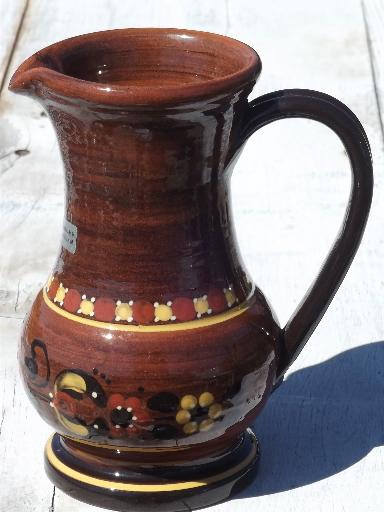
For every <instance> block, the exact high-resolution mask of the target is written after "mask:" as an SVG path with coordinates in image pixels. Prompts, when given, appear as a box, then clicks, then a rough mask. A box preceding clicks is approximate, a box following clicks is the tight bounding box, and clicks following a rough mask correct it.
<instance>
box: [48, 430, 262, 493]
mask: <svg viewBox="0 0 384 512" xmlns="http://www.w3.org/2000/svg"><path fill="white" fill-rule="evenodd" d="M52 439H53V436H51V437H50V439H49V440H48V442H47V444H46V446H45V455H46V457H47V459H48V461H49V463H50V464H51V465H52V466H53V467H54V468H55V469H56V470H57V471H58V472H59V473H62V474H64V475H66V476H68V477H69V478H72V479H73V480H78V481H79V482H82V483H85V484H88V485H93V486H95V487H101V488H103V489H110V490H117V491H127V492H169V491H183V490H186V489H194V488H197V487H204V486H206V485H208V484H211V483H215V482H219V481H220V480H224V479H225V478H228V477H230V476H232V475H235V474H236V473H238V472H240V471H241V470H242V469H245V468H246V467H247V466H248V465H249V464H251V462H252V461H253V459H254V458H255V456H256V453H257V450H256V444H255V443H253V444H252V449H251V451H250V453H249V454H248V455H247V457H246V458H245V459H244V460H242V461H241V462H240V463H239V464H238V465H237V466H234V467H233V468H230V469H228V470H227V471H223V472H222V473H219V474H217V475H214V476H212V477H209V478H205V479H204V480H200V481H191V482H172V483H170V484H132V483H126V482H114V481H110V480H103V479H101V478H96V477H93V476H89V475H86V474H84V473H80V472H79V471H76V470H75V469H72V468H70V467H69V466H67V465H66V464H64V463H63V462H61V460H59V459H58V458H57V457H56V455H55V454H54V453H53V450H52Z"/></svg>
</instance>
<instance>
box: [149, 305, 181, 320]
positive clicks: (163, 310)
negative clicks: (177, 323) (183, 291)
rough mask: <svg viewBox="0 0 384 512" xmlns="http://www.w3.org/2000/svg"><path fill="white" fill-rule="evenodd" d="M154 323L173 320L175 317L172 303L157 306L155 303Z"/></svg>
mask: <svg viewBox="0 0 384 512" xmlns="http://www.w3.org/2000/svg"><path fill="white" fill-rule="evenodd" d="M154 306H155V322H159V321H161V322H168V321H169V320H175V319H176V317H175V316H174V315H173V311H172V307H171V306H172V302H167V304H159V303H158V302H155V304H154Z"/></svg>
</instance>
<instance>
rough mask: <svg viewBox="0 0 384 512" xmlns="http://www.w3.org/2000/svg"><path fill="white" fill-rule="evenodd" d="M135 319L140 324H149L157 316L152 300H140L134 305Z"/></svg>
mask: <svg viewBox="0 0 384 512" xmlns="http://www.w3.org/2000/svg"><path fill="white" fill-rule="evenodd" d="M132 314H133V319H134V321H135V322H137V323H138V324H149V323H151V322H153V320H154V318H155V308H154V306H153V304H151V303H150V302H145V301H143V300H138V301H137V302H134V303H133V306H132Z"/></svg>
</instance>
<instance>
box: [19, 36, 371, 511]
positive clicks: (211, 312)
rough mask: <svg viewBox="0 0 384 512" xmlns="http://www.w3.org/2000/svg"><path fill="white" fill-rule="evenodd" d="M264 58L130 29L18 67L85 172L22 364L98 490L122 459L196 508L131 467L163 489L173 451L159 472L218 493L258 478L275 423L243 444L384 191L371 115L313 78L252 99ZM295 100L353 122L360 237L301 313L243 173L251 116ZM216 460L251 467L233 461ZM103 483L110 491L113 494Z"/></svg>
mask: <svg viewBox="0 0 384 512" xmlns="http://www.w3.org/2000/svg"><path fill="white" fill-rule="evenodd" d="M260 69H261V64H260V59H259V57H258V56H257V54H256V53H255V52H254V50H252V49H251V48H250V47H248V46H247V45H245V44H243V43H240V42H238V41H235V40H232V39H230V38H227V37H223V36H218V35H215V34H206V33H202V32H194V31H185V30H174V29H129V30H117V31H108V32H102V33H95V34H89V35H86V36H80V37H77V38H72V39H69V40H66V41H62V42H60V43H57V44H55V45H52V46H50V47H48V48H46V49H44V50H42V51H40V52H38V53H37V54H35V55H34V56H32V57H31V58H30V59H28V60H27V61H25V62H24V63H23V64H22V65H21V66H20V68H19V69H18V70H17V72H16V73H15V75H14V76H13V78H12V81H11V84H10V88H11V90H14V91H15V92H21V93H25V94H31V95H34V96H35V97H36V98H37V99H38V100H39V101H40V102H41V103H42V105H43V106H44V108H45V109H46V111H47V113H48V115H49V116H50V118H51V120H52V122H53V125H54V127H55V129H56V133H57V136H58V139H59V144H60V149H61V153H62V157H63V162H64V167H65V172H66V209H65V222H64V235H63V245H62V248H61V251H60V254H59V257H58V260H57V263H56V265H55V268H54V269H53V272H52V275H51V277H50V278H49V279H48V282H47V285H46V287H45V288H44V290H42V291H41V292H40V293H39V295H38V297H37V299H36V301H35V303H34V305H33V307H32V310H31V312H30V314H29V316H28V318H27V320H26V322H25V327H24V332H23V337H22V343H21V348H20V364H21V368H22V373H23V377H24V380H25V383H26V388H27V390H28V393H29V394H30V397H31V399H32V400H33V402H34V404H35V406H36V408H37V409H38V411H39V413H40V414H41V415H42V416H43V417H44V418H45V419H46V421H48V422H49V423H50V424H52V425H53V426H54V428H55V429H56V430H57V432H59V433H60V434H61V435H62V436H69V437H68V438H67V440H66V439H65V438H61V440H60V437H57V436H56V437H55V438H54V440H53V441H52V442H50V443H49V445H48V446H47V468H48V472H49V474H50V475H51V477H52V478H53V479H54V481H55V482H56V483H58V484H59V485H60V486H61V487H63V488H64V489H66V488H67V487H68V486H69V487H68V488H71V489H73V487H76V486H77V488H78V493H77V496H78V497H80V498H81V497H83V499H86V500H87V501H89V502H92V503H99V504H104V505H106V506H107V505H108V506H112V504H111V502H110V497H109V495H108V496H107V494H108V492H110V490H109V491H108V492H107V491H106V490H104V491H100V489H99V488H98V485H99V484H100V481H103V479H104V481H109V480H108V479H109V478H110V477H111V475H112V473H113V474H115V473H116V474H118V475H119V476H118V478H117V479H116V478H115V480H114V484H113V485H112V484H111V487H114V485H115V484H116V482H120V483H121V481H123V482H125V483H124V485H123V487H122V489H121V492H122V494H121V495H120V494H119V498H118V501H119V502H120V501H121V502H122V503H125V502H129V501H130V500H131V499H132V496H133V495H134V496H135V498H134V499H135V500H136V501H137V500H139V501H140V503H141V505H142V506H144V505H143V504H145V506H150V505H154V506H156V505H157V504H158V503H160V501H161V502H162V503H163V502H164V503H165V502H167V503H168V504H169V503H171V502H173V501H174V500H176V501H177V503H178V504H177V505H175V507H176V508H175V510H182V508H177V507H179V505H180V502H179V500H180V494H177V493H178V492H179V491H181V489H177V490H175V489H173V488H172V489H171V487H169V489H170V490H169V492H168V493H162V494H161V496H162V498H161V500H160V499H159V500H157V499H156V498H155V497H154V495H153V489H152V488H148V489H147V498H146V499H145V498H144V497H143V496H144V494H145V492H143V491H136V490H132V489H131V490H130V487H129V485H131V484H129V482H131V481H132V479H133V480H135V479H136V480H135V481H137V482H141V484H142V485H144V488H145V489H146V487H145V485H147V483H148V468H155V469H156V468H160V469H158V472H157V473H156V474H155V476H154V479H155V481H156V482H157V484H156V485H158V484H159V485H160V482H162V483H163V484H164V485H168V484H169V482H174V479H175V474H173V473H172V474H171V473H166V472H165V473H163V476H162V477H160V476H159V475H160V474H161V467H163V469H164V467H166V466H167V464H169V465H176V466H177V467H178V474H179V477H180V478H181V479H182V480H183V481H187V480H188V479H190V480H196V479H198V478H200V479H203V480H204V478H205V477H206V476H207V475H210V477H209V479H210V481H212V482H215V484H213V483H212V486H213V487H212V493H211V497H210V498H208V495H209V494H210V492H211V491H209V492H208V489H205V491H204V492H205V496H206V501H205V502H204V500H203V501H200V502H199V503H200V505H199V506H203V505H204V504H208V503H212V502H215V501H218V500H219V499H224V498H225V497H227V496H228V495H229V494H230V493H231V492H232V490H233V488H234V486H237V485H238V484H239V483H240V481H245V477H246V476H247V478H248V477H249V474H250V471H251V468H253V467H254V465H255V461H256V460H257V457H258V451H257V450H256V449H255V442H253V441H249V440H248V441H246V442H245V441H244V443H245V444H244V446H245V448H242V449H241V450H240V451H239V450H238V448H236V449H235V448H233V447H234V446H238V443H239V442H240V440H241V439H243V440H244V437H242V436H243V432H244V431H245V430H246V428H247V427H248V426H249V425H250V424H251V423H252V421H253V420H254V419H255V417H256V416H257V415H258V413H259V412H260V410H261V408H262V407H263V405H264V404H265V402H266V399H267V398H268V396H269V394H270V392H271V390H272V389H273V386H274V385H275V384H276V380H277V378H280V377H281V375H282V373H283V371H284V370H285V369H286V368H287V366H288V365H289V363H290V361H292V360H293V359H294V357H296V355H297V353H298V351H299V350H300V349H301V347H302V345H303V344H304V343H305V341H306V340H307V339H308V337H309V335H310V333H311V332H312V330H313V329H314V328H315V326H316V325H317V323H318V321H319V320H320V318H321V316H322V314H323V313H324V311H325V309H326V307H327V305H328V304H329V302H330V300H331V298H332V296H333V294H334V293H335V291H336V290H337V287H338V286H339V284H340V282H341V280H342V278H343V276H344V274H345V272H346V270H347V268H348V266H349V264H350V262H351V260H352V258H353V255H354V253H355V251H356V249H357V247H358V244H359V241H360V238H361V235H362V232H363V229H364V226H365V222H366V218H367V214H368V211H369V205H370V198H371V191H372V169H371V161H370V153H369V146H368V142H367V140H366V136H365V133H364V131H363V129H362V127H361V125H360V124H359V122H358V121H357V119H356V118H355V117H354V116H353V114H352V113H351V112H350V111H349V110H348V109H347V108H346V107H345V106H344V105H342V104H341V103H340V102H338V101H337V100H335V99H333V98H330V97H329V96H326V95H322V94H320V93H316V92H313V91H300V90H294V91H280V92H277V93H272V95H269V96H268V95H267V96H265V97H263V98H260V99H258V100H256V101H255V102H253V103H251V104H249V103H248V100H247V97H248V94H249V93H250V91H251V89H252V87H253V85H254V83H255V80H256V79H257V76H258V74H259V72H260ZM295 116H303V117H311V118H313V119H318V120H320V121H322V122H324V123H325V124H327V125H329V126H330V127H331V128H332V129H334V130H335V131H336V132H337V133H338V134H339V135H340V137H341V138H342V140H343V142H344V144H345V147H346V149H347V152H348V154H349V156H350V158H351V163H352V171H353V177H354V182H353V191H352V199H351V205H350V207H349V209H348V212H347V216H346V220H345V224H344V228H343V231H342V233H341V235H340V238H339V239H338V241H337V242H336V244H335V246H334V247H333V249H332V251H331V253H330V256H329V258H328V260H327V262H326V264H325V267H324V269H323V270H322V272H321V274H320V276H319V278H318V279H317V280H316V282H315V283H314V285H313V287H312V288H311V290H310V292H309V294H308V297H307V298H306V299H305V300H304V302H303V304H302V305H301V306H300V308H299V310H298V312H297V314H296V315H295V316H294V317H293V319H292V321H291V322H290V323H289V324H288V326H287V329H286V330H285V331H282V330H281V329H280V327H279V326H278V324H277V323H276V320H275V317H274V315H273V313H272V311H271V308H270V307H269V305H268V303H267V301H266V299H265V297H264V296H263V294H262V292H261V291H260V290H259V289H258V288H257V287H256V285H255V284H254V283H253V282H252V280H251V279H250V277H249V276H248V275H247V273H246V271H245V269H244V267H243V265H242V262H241V258H240V256H239V254H238V249H237V245H236V241H235V234H234V230H233V222H232V216H231V207H230V188H229V180H230V176H231V172H232V169H233V165H234V162H235V161H236V159H237V157H238V155H239V152H240V150H241V147H242V145H243V144H244V142H245V140H246V139H247V138H248V137H249V135H250V134H251V133H253V132H254V131H255V130H257V129H258V128H260V127H261V126H263V125H265V124H267V123H268V122H270V121H273V120H275V119H279V118H282V117H295ZM255 236H256V234H255ZM247 439H248V438H247ZM242 446H243V445H242ZM231 447H232V448H231ZM233 450H234V451H233ZM122 452H124V457H123V456H122V455H121V453H122ZM138 453H139V454H140V457H139V458H138V455H137V454H138ZM233 453H234V454H236V456H235V455H233V456H232V455H231V454H233ZM240 453H241V454H242V455H241V456H242V457H243V463H241V464H240V465H239V466H237V465H236V464H235V462H233V461H234V459H233V457H235V458H239V457H240V455H239V454H240ZM240 458H241V457H240ZM60 461H61V462H60ZM63 461H64V462H63ZM65 461H67V462H65ZM96 461H98V464H97V465H96V466H95V464H96ZM215 461H216V462H215ZM231 461H232V462H231ZM244 461H246V462H244ZM139 462H140V464H141V466H140V464H139V466H140V467H138V466H137V464H138V463H139ZM67 463H68V464H67ZM66 464H67V466H66ZM121 464H122V466H121ZM215 464H217V465H218V466H219V465H221V467H222V468H224V467H226V468H230V467H231V465H232V466H233V467H234V468H235V469H234V470H233V471H232V472H231V471H230V470H229V469H228V471H229V473H228V472H227V473H225V475H224V476H223V477H222V479H221V480H220V478H221V477H220V478H219V477H217V478H216V477H215V478H214V477H213V476H212V475H213V473H215V471H216V469H215V468H216V465H215ZM123 467H124V468H126V471H125V470H124V471H125V472H124V471H123V470H122V468H123ZM68 468H69V469H68ZM116 468H117V469H116ZM132 471H133V472H132ZM159 471H160V473H159ZM134 475H136V476H134ZM212 478H213V480H212ZM98 479H99V480H98ZM209 479H208V480H209ZM65 481H67V482H69V483H67V484H65ZM92 482H93V483H92ZM97 482H99V483H97ZM207 485H208V484H207ZM92 486H93V487H92ZM124 486H125V487H124ZM101 487H102V486H101ZM92 488H98V491H97V492H96V495H94V494H92V493H93V491H92ZM133 488H134V489H136V488H135V487H134V486H133ZM217 488H221V491H220V492H218V491H217ZM104 489H105V488H104ZM151 489H152V490H151ZM167 489H168V487H167ZM163 490H165V488H164V489H163ZM182 490H183V492H186V493H187V495H188V500H190V501H188V500H187V501H186V503H188V506H189V507H191V506H192V507H195V506H197V505H195V504H194V501H193V500H194V499H195V498H193V496H195V497H196V496H197V495H198V494H199V492H200V491H201V492H203V491H202V490H201V489H200V491H199V489H197V488H196V489H194V490H191V489H189V488H188V486H187V487H185V488H183V489H182ZM103 492H104V495H105V496H104V498H105V500H106V501H105V502H102V501H100V500H99V501H98V498H97V496H99V495H101V494H103ZM174 493H176V495H177V496H176V495H175V494H174ZM95 496H96V497H95ZM137 496H139V497H137ZM167 496H168V497H167ZM196 503H197V501H196ZM124 506H125V505H124ZM124 506H123V505H122V507H123V508H124ZM168 506H170V505H168ZM185 506H186V505H185ZM113 507H117V509H123V508H119V507H120V505H118V504H116V503H114V504H113ZM169 510H171V509H170V508H169ZM172 510H173V509H172Z"/></svg>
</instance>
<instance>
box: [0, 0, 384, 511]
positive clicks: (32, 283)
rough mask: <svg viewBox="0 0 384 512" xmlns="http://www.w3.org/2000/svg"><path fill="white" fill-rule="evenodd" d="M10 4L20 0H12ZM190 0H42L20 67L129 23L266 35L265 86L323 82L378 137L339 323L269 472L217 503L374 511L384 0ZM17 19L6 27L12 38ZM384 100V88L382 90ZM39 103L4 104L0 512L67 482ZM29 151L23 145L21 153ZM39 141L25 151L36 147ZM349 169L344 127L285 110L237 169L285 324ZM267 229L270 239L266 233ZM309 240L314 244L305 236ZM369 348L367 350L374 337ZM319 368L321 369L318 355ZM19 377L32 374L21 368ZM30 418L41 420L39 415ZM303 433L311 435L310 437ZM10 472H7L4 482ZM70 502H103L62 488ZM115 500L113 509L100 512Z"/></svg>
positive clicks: (20, 52)
mask: <svg viewBox="0 0 384 512" xmlns="http://www.w3.org/2000/svg"><path fill="white" fill-rule="evenodd" d="M5 3H6V5H7V7H8V5H9V3H8V2H5V1H3V2H1V4H2V5H3V4H5ZM365 7H366V20H367V25H368V28H369V34H370V38H371V42H372V48H371V51H372V55H373V57H370V51H369V47H368V44H367V33H366V25H365V24H364V17H363V12H362V8H361V4H360V2H359V1H358V0H339V1H337V2H334V1H331V0H324V1H323V2H322V3H321V5H320V4H318V3H314V2H305V1H303V0H293V1H292V2H290V3H289V7H288V6H287V3H286V2H285V1H284V0H276V1H275V2H273V3H272V2H268V3H266V2H264V1H261V0H258V1H253V2H251V1H250V0H237V2H234V1H232V0H228V1H227V2H214V1H213V0H212V1H210V2H206V1H205V2H202V1H200V0H199V1H195V2H193V3H191V2H189V1H186V0H183V1H176V0H173V1H171V0H169V1H168V0H167V1H148V2H145V3H142V4H138V3H137V2H133V1H126V2H118V1H110V2H107V1H92V2H91V1H82V2H81V5H80V3H79V2H75V1H67V2H65V3H64V2H50V1H47V0H45V1H41V0H40V1H36V0H30V5H29V8H28V11H27V14H26V17H25V19H24V23H23V27H22V30H21V33H20V37H19V40H18V44H17V46H16V49H15V52H14V55H13V58H12V62H11V66H10V72H11V71H13V70H14V69H15V67H16V66H17V65H18V64H19V63H20V62H21V61H22V60H23V59H24V58H25V57H27V56H28V55H30V54H31V53H32V52H33V51H36V50H38V49H39V48H41V47H43V46H45V45H46V44H49V43H50V42H53V41H55V40H59V39H62V38H63V37H67V36H70V35H73V34H77V33H84V32H87V31H92V30H99V29H102V28H103V29H104V28H114V27H121V26H128V25H130V26H161V25H163V26H164V25H165V26H172V25H173V26H184V27H188V28H197V29H203V30H211V31H216V32H221V33H225V32H227V33H228V35H230V36H233V37H237V38H239V39H241V40H243V41H245V42H247V43H248V44H250V45H251V46H253V47H255V48H256V49H257V50H258V52H259V53H260V55H261V58H262V61H263V63H264V70H263V73H262V77H261V79H260V81H259V84H258V86H257V87H256V89H255V95H259V94H262V93H265V92H269V91H271V90H273V89H280V88H285V87H308V88H316V89H319V90H322V91H326V92H328V93H330V94H332V95H334V96H336V97H339V99H341V100H342V101H344V102H345V103H346V104H347V105H348V106H350V107H351V108H352V110H354V111H355V113H356V114H357V115H358V116H359V117H360V119H361V121H362V122H363V124H364V127H365V128H366V130H367V132H368V136H369V138H370V141H371V145H372V150H373V157H374V164H375V169H376V175H375V180H376V186H375V196H374V202H373V207H372V211H371V217H370V221H369V222H368V227H367V231H366V234H365V236H364V240H363V243H362V246H361V249H360V251H359V253H358V255H357V257H356V259H355V261H354V263H353V265H352V268H351V270H350V271H349V273H348V275H347V277H346V279H345V281H344V283H343V285H342V287H341V289H340V291H339V292H338V294H337V296H336V298H335V300H334V301H333V303H332V305H331V307H330V308H329V310H328V312H327V314H326V316H325V318H324V320H323V321H322V323H321V324H320V326H319V327H318V329H317V330H316V332H315V334H314V335H313V337H312V338H311V341H310V342H309V344H308V347H307V348H306V349H305V351H304V352H303V353H302V355H301V356H300V358H299V359H298V361H297V362H296V363H295V365H294V367H293V368H292V369H291V371H290V375H289V377H288V379H287V382H286V383H285V384H284V385H283V386H282V387H281V388H280V390H279V391H277V392H276V394H275V396H274V397H273V398H272V399H271V402H270V403H269V404H268V405H267V408H266V410H265V413H264V414H263V415H262V416H261V417H260V420H259V421H258V423H257V425H256V431H257V433H258V435H259V438H260V441H261V445H262V460H261V466H260V473H259V476H258V479H257V480H256V482H255V484H254V486H253V487H252V488H251V489H250V490H249V491H247V493H245V494H244V495H243V496H242V498H241V499H240V498H239V499H236V500H234V501H232V502H230V503H226V504H223V505H220V506H217V507H214V508H212V509H211V510H212V511H213V512H215V511H217V512H224V511H228V512H229V511H234V510H235V511H236V510H238V511H240V510H241V509H243V508H244V507H248V508H250V510H261V509H263V510H264V511H266V512H269V511H275V510H276V509H278V508H279V509H280V510H282V511H284V512H290V511H295V512H297V511H306V510H308V509H309V508H314V507H315V508H316V510H317V511H319V512H329V511H330V510H332V511H335V512H342V511H344V510H348V511H349V512H350V511H359V512H360V511H361V510H364V511H368V512H370V511H372V512H376V511H377V510H379V509H380V506H381V504H382V479H383V476H384V467H383V466H384V463H383V453H384V452H383V448H382V446H381V445H382V443H383V436H382V425H383V423H384V414H383V412H382V410H383V408H382V404H381V402H380V397H381V396H382V373H380V372H382V367H383V364H382V363H383V362H384V361H383V357H382V345H381V344H374V343H373V342H377V341H380V340H383V339H384V337H383V334H384V333H383V331H384V329H383V325H384V318H383V308H382V306H381V297H382V295H383V289H384V284H383V279H382V274H383V256H384V254H383V253H384V234H383V229H382V225H383V222H382V219H383V204H384V192H383V173H382V172H381V169H382V168H383V164H384V154H383V140H382V136H381V129H380V119H379V112H378V109H377V101H376V97H375V87H374V81H373V76H372V69H371V65H370V62H371V60H370V59H371V58H373V62H374V64H375V67H374V69H375V72H376V77H377V90H378V92H379V99H380V98H381V97H382V92H381V91H382V90H383V87H382V86H381V85H380V83H381V78H380V77H381V76H384V71H383V68H382V66H383V64H382V62H383V60H382V59H381V57H380V55H381V53H382V52H383V49H382V48H383V46H382V28H381V25H380V17H381V16H382V14H381V13H383V12H384V5H383V2H382V1H378V0H377V1H372V2H368V1H366V2H365ZM3 34H4V32H3V31H0V38H1V42H2V44H3V37H4V36H3ZM380 101H382V100H381V99H380ZM40 111H41V110H40V109H39V106H38V105H37V104H36V103H33V102H31V101H29V100H27V99H25V98H17V97H15V96H12V97H11V96H10V94H8V93H7V92H6V91H4V94H3V96H2V100H1V103H0V112H1V123H0V151H1V152H2V153H3V152H5V153H10V156H9V157H7V158H3V159H1V160H0V212H1V213H0V215H1V220H2V222H1V226H0V235H1V240H2V244H1V249H2V250H1V254H0V274H1V277H0V288H1V290H0V301H1V305H0V315H2V316H10V317H12V318H2V319H1V323H0V326H1V341H2V346H3V351H4V352H3V353H2V354H4V356H2V358H1V362H0V376H1V377H0V390H1V395H0V412H1V415H2V416H1V422H2V426H1V434H0V453H1V466H0V467H1V472H2V473H1V478H2V485H1V487H0V510H1V511H2V512H3V511H4V512H5V511H23V512H24V511H28V512H35V511H39V512H41V511H42V510H44V511H47V510H49V507H51V506H52V496H53V491H52V486H50V484H49V482H48V480H47V479H46V478H45V476H44V472H43V467H42V448H43V444H44V441H45V439H46V437H47V436H48V433H49V428H48V427H46V426H45V425H44V422H42V421H41V420H40V418H39V417H38V416H37V415H36V413H35V412H34V411H33V410H32V407H31V406H30V405H29V404H28V401H27V399H26V397H25V396H24V392H23V390H22V389H21V386H20V385H19V384H17V385H16V388H15V395H14V396H15V399H14V403H13V383H14V382H15V379H16V380H17V379H18V373H17V370H16V344H17V342H18V336H19V331H20V318H21V317H22V316H23V315H24V314H25V312H26V310H27V309H28V308H29V306H30V303H31V301H32V300H33V298H34V295H35V293H36V292H37V290H38V289H39V288H40V286H41V285H42V283H43V282H44V281H45V279H46V277H47V275H48V272H49V269H50V267H51V265H52V263H53V261H54V258H55V255H56V250H57V247H58V242H59V239H60V231H61V222H62V211H63V196H62V190H63V181H62V172H61V163H60V159H59V156H58V150H57V146H56V142H55V137H54V134H53V132H52V128H51V126H50V125H49V122H48V120H47V119H46V118H45V117H41V115H40ZM26 148H27V149H28V151H29V153H28V154H25V153H24V156H19V155H18V154H14V153H13V152H14V151H15V150H18V149H26ZM22 154H23V153H22ZM348 175H349V170H348V163H347V159H346V156H345V154H344V152H343V150H342V147H341V144H340V143H339V141H338V140H337V138H336V137H335V136H334V135H333V134H332V133H330V132H329V131H328V130H327V129H326V128H325V127H322V126H318V125H316V124H315V123H312V122H310V121H304V120H300V121H296V120H295V121H285V122H284V123H283V122H281V123H279V124H276V123H275V124H274V125H271V126H269V127H267V128H265V129H264V130H263V131H260V132H259V133H258V134H257V135H255V136H254V137H253V138H252V139H251V140H250V141H249V142H248V144H247V147H246V148H245V150H244V152H243V155H242V157H241V159H240V161H239V163H238V165H237V169H236V171H235V175H234V178H233V181H232V186H233V202H234V209H235V218H236V222H237V232H238V239H239V243H240V246H241V248H242V251H243V256H244V259H245V261H246V264H247V266H248V269H249V271H250V272H251V274H252V275H253V277H254V279H255V281H256V282H257V284H258V285H259V286H260V287H261V289H262V290H263V291H264V292H265V293H266V294H267V296H268V297H269V298H270V300H271V302H272V304H273V306H274V307H275V309H276V311H277V312H278V314H279V317H280V320H281V323H284V321H286V320H287V319H288V317H289V316H290V314H291V312H292V310H293V309H294V307H295V305H296V304H297V303H298V301H299V300H300V298H301V297H302V295H303V293H304V292H305V290H306V288H307V286H308V284H309V282H310V281H311V279H312V278H313V276H314V274H315V273H316V271H317V269H318V268H319V265H320V264H321V262H322V260H323V258H324V256H325V254H326V252H327V250H328V248H329V246H330V244H331V242H332V240H333V238H334V236H335V235H336V233H337V230H338V227H339V223H340V222H341V219H342V215H343V210H344V205H345V202H346V200H347V197H348V189H349V178H348ZM255 230H257V234H258V236H257V239H256V237H255V236H254V232H255ZM302 238H304V239H306V241H307V243H306V244H303V243H302V242H301V239H302ZM359 347H361V348H359ZM313 367H314V368H313ZM17 382H18V381H17ZM26 422H28V425H29V431H30V432H32V431H33V432H34V434H33V435H31V434H30V433H28V434H27V433H26V429H25V423H26ZM298 432H301V436H298ZM3 483H5V485H3ZM51 510H52V511H53V510H54V511H55V512H72V511H75V510H76V511H81V512H86V511H87V512H92V511H95V512H96V511H97V510H98V509H97V508H94V507H91V506H87V505H83V504H79V503H78V502H75V501H73V500H71V499H70V498H68V497H67V496H65V495H63V494H62V493H60V492H57V493H56V495H55V497H54V500H53V507H52V509H51ZM100 510H101V509H100Z"/></svg>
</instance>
